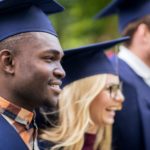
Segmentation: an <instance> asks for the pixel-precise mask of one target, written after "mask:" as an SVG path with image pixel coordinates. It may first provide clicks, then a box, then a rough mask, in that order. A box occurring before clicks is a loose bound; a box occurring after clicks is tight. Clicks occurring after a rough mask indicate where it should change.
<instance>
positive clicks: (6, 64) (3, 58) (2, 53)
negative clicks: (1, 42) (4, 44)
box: [0, 49, 14, 75]
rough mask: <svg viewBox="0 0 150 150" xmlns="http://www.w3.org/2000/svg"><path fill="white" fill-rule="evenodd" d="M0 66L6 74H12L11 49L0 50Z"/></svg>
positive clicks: (12, 58)
mask: <svg viewBox="0 0 150 150" xmlns="http://www.w3.org/2000/svg"><path fill="white" fill-rule="evenodd" d="M0 67H1V70H3V71H4V72H5V73H7V74H11V75H13V74H14V57H13V52H12V51H11V50H8V49H3V50H0Z"/></svg>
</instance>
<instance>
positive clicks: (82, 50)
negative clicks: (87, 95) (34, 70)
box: [62, 37, 129, 86]
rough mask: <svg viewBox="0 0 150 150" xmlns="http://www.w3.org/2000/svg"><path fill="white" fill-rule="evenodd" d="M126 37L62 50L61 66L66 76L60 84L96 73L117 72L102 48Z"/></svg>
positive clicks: (106, 47) (64, 84)
mask: <svg viewBox="0 0 150 150" xmlns="http://www.w3.org/2000/svg"><path fill="white" fill-rule="evenodd" d="M128 39H129V37H122V38H119V39H115V40H112V41H106V42H101V43H95V44H91V45H87V46H82V47H79V48H75V49H70V50H66V51H64V54H65V55H64V57H63V59H62V66H63V68H64V70H65V71H66V77H65V78H64V79H63V85H62V86H66V85H67V84H69V83H71V82H74V81H76V80H79V79H82V78H85V77H88V76H92V75H96V74H105V73H108V74H117V72H116V70H115V69H113V66H112V64H111V63H110V61H109V59H108V58H107V56H106V55H105V54H104V50H105V49H108V48H110V47H112V46H114V45H116V44H118V43H120V42H124V41H126V40H128Z"/></svg>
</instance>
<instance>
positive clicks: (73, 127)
mask: <svg viewBox="0 0 150 150" xmlns="http://www.w3.org/2000/svg"><path fill="white" fill-rule="evenodd" d="M123 40H125V39H117V40H113V41H109V42H105V43H100V44H95V45H90V46H86V47H81V48H78V49H73V50H70V51H66V52H65V57H64V59H63V62H62V63H63V67H64V69H65V71H66V73H67V77H66V78H65V80H64V82H63V87H64V88H63V90H62V93H61V94H60V100H59V109H60V111H59V123H58V125H57V126H55V127H54V128H51V129H49V130H45V131H43V134H42V135H41V137H42V138H43V139H46V140H48V141H51V142H53V143H55V145H54V146H52V147H51V149H52V150H57V149H60V148H63V149H64V150H110V149H111V125H112V124H113V123H114V117H115V111H117V110H120V109H121V108H122V102H123V100H124V99H123V95H122V93H121V91H120V83H119V79H118V76H117V75H116V71H115V70H114V69H113V67H112V65H111V63H110V62H109V60H108V59H107V57H106V56H105V54H104V53H103V49H104V48H107V47H110V46H112V45H115V44H117V43H119V42H121V41H123Z"/></svg>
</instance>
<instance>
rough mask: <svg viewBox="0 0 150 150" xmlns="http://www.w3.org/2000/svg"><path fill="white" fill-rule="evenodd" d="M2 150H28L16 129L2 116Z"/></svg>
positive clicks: (0, 133) (0, 139)
mask: <svg viewBox="0 0 150 150" xmlns="http://www.w3.org/2000/svg"><path fill="white" fill-rule="evenodd" d="M0 150H28V148H27V146H26V145H25V143H24V142H23V141H22V139H21V137H20V136H19V134H18V133H17V132H16V131H15V129H14V128H13V127H12V126H11V125H10V124H9V123H8V122H7V121H6V120H5V119H4V118H3V117H2V115H0Z"/></svg>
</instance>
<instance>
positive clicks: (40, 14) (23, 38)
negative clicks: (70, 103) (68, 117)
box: [0, 0, 65, 150]
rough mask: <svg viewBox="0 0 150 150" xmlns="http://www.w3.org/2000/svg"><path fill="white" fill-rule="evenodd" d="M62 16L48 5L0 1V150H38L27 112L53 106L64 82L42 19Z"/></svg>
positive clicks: (54, 42)
mask: <svg viewBox="0 0 150 150" xmlns="http://www.w3.org/2000/svg"><path fill="white" fill-rule="evenodd" d="M62 10H63V8H62V7H61V6H60V5H59V4H58V3H56V2H55V1H53V0H49V1H48V0H47V1H46V0H38V1H35V0H28V1H17V0H10V1H9V0H8V1H5V0H4V1H0V20H1V21H0V22H1V25H0V26H1V28H0V114H1V115H0V124H1V125H0V141H1V142H0V149H1V150H10V149H13V150H17V149H18V150H27V149H32V150H38V149H39V148H38V146H37V140H36V138H37V134H36V133H37V129H36V124H35V121H34V120H35V119H34V118H35V117H34V113H33V111H34V109H35V108H38V107H39V106H40V105H42V104H44V103H46V104H48V105H49V106H51V107H54V106H56V104H57V99H58V95H59V93H60V91H61V89H60V86H61V79H62V78H63V77H64V76H65V72H64V70H63V68H62V66H61V64H60V61H61V59H62V57H63V51H62V48H61V45H60V43H59V40H58V38H57V35H56V32H55V30H54V28H53V27H52V25H51V23H50V21H49V19H48V17H47V14H51V13H55V12H58V11H62ZM4 137H5V138H4Z"/></svg>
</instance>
